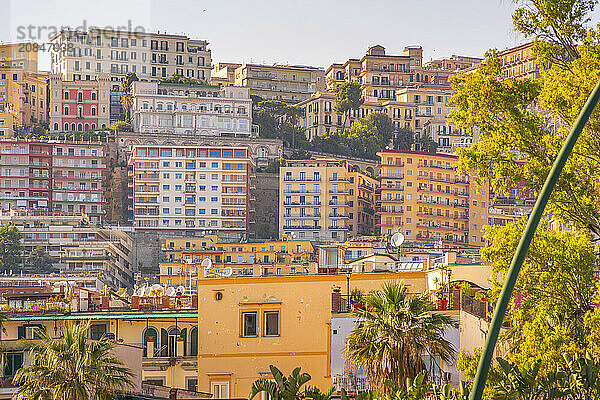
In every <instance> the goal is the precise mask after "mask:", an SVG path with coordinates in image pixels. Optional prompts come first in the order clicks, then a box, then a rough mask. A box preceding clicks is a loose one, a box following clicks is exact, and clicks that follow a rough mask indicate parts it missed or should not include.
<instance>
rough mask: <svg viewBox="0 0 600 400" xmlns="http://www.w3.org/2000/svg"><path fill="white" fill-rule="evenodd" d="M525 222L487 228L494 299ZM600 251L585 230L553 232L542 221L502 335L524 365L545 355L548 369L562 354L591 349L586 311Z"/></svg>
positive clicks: (486, 256)
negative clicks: (599, 251)
mask: <svg viewBox="0 0 600 400" xmlns="http://www.w3.org/2000/svg"><path fill="white" fill-rule="evenodd" d="M524 226H525V221H520V222H519V223H510V224H508V225H506V226H502V227H494V228H489V229H488V230H487V231H486V234H485V238H486V240H488V241H489V243H490V244H489V245H488V246H486V247H485V248H484V249H483V250H482V251H481V255H482V258H483V259H484V260H486V261H487V262H490V263H491V266H492V271H493V272H494V276H500V277H501V278H500V279H492V285H493V286H492V287H493V289H492V291H491V298H492V300H494V301H495V299H497V298H498V295H499V293H500V290H501V286H502V283H503V277H504V276H505V274H506V273H507V271H508V268H509V266H510V262H511V260H512V257H513V254H514V252H515V249H516V247H517V244H518V242H519V240H520V238H521V234H522V231H523V229H524ZM595 259H596V253H595V250H594V247H593V246H592V243H591V241H590V238H589V235H588V234H587V233H586V232H583V231H578V232H574V233H571V232H555V231H554V230H552V229H550V228H549V227H548V225H547V224H546V223H544V222H543V223H542V224H540V226H539V228H538V231H537V233H536V235H535V238H534V240H533V242H532V244H531V247H530V248H529V252H528V254H527V257H526V258H525V262H524V263H523V266H522V269H521V273H520V274H519V279H518V280H517V284H516V286H515V290H514V293H515V294H514V296H513V302H512V305H511V308H510V310H509V313H508V319H509V320H510V321H511V324H510V325H511V326H510V328H507V329H506V331H505V333H504V335H503V336H502V340H503V341H504V343H505V344H506V345H507V346H508V347H509V349H510V352H509V354H508V355H507V356H506V358H507V360H508V361H512V362H516V363H518V364H520V365H524V363H525V362H527V361H533V360H541V361H542V362H543V365H544V368H551V367H553V366H557V365H558V364H561V363H562V362H563V354H564V353H568V354H576V355H577V354H580V355H581V354H585V352H586V350H587V349H588V344H589V341H588V339H587V333H586V332H587V330H588V329H587V327H586V323H585V316H586V314H588V312H590V311H592V310H594V309H595V306H594V296H595V294H596V284H595V272H594V271H595V268H596V267H595V265H596V264H595Z"/></svg>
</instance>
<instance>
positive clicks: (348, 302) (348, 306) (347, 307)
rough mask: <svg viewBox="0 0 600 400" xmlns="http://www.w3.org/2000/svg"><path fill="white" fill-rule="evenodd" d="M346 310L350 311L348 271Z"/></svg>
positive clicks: (347, 275) (347, 276)
mask: <svg viewBox="0 0 600 400" xmlns="http://www.w3.org/2000/svg"><path fill="white" fill-rule="evenodd" d="M346 295H347V296H348V297H347V299H346V312H350V272H346Z"/></svg>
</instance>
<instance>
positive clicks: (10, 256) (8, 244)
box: [0, 224, 22, 272]
mask: <svg viewBox="0 0 600 400" xmlns="http://www.w3.org/2000/svg"><path fill="white" fill-rule="evenodd" d="M21 252H22V247H21V233H20V232H19V230H18V229H17V227H16V226H15V225H13V224H10V225H2V226H0V271H2V272H9V271H16V270H17V268H18V265H19V261H20V257H21Z"/></svg>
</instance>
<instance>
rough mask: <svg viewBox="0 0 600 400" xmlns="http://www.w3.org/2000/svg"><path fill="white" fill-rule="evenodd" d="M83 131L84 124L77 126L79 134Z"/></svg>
mask: <svg viewBox="0 0 600 400" xmlns="http://www.w3.org/2000/svg"><path fill="white" fill-rule="evenodd" d="M82 130H83V125H82V124H77V132H81V131H82Z"/></svg>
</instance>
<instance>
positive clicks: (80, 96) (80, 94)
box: [77, 92, 83, 103]
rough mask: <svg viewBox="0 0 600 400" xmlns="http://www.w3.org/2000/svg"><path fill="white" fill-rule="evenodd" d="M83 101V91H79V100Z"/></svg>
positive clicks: (79, 101)
mask: <svg viewBox="0 0 600 400" xmlns="http://www.w3.org/2000/svg"><path fill="white" fill-rule="evenodd" d="M82 101H83V93H81V92H79V93H77V102H78V103H81V102H82Z"/></svg>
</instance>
